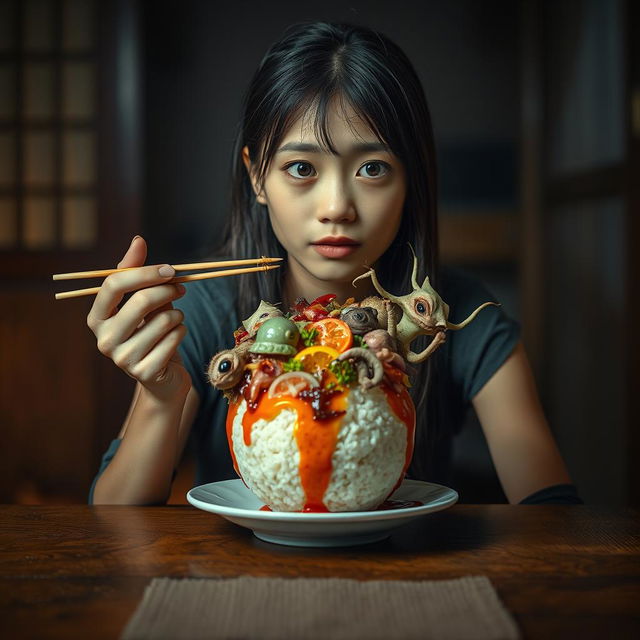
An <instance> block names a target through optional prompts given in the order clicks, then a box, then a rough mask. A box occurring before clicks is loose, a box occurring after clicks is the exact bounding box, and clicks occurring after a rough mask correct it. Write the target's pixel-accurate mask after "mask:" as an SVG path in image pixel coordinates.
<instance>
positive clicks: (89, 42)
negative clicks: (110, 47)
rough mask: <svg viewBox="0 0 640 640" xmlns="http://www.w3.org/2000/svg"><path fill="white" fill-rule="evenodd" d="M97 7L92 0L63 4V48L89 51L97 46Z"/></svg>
mask: <svg viewBox="0 0 640 640" xmlns="http://www.w3.org/2000/svg"><path fill="white" fill-rule="evenodd" d="M94 11H95V5H94V3H93V2H92V1H91V0H66V1H65V2H63V4H62V48H63V50H64V51H73V52H76V51H87V50H89V49H91V48H92V47H94V45H95V22H94Z"/></svg>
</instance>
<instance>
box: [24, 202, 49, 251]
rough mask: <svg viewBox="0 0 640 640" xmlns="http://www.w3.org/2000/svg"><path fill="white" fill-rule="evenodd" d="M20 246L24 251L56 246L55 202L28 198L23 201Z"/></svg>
mask: <svg viewBox="0 0 640 640" xmlns="http://www.w3.org/2000/svg"><path fill="white" fill-rule="evenodd" d="M22 234H23V235H22V244H23V245H24V247H25V248H26V249H51V248H53V247H54V246H55V244H56V219H55V200H54V199H53V198H48V197H39V196H28V197H26V198H25V199H24V208H23V224H22Z"/></svg>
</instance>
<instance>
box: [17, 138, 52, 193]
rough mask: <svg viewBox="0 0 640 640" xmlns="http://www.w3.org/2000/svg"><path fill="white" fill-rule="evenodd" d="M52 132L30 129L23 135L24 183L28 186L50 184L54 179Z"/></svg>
mask: <svg viewBox="0 0 640 640" xmlns="http://www.w3.org/2000/svg"><path fill="white" fill-rule="evenodd" d="M54 144H55V138H54V135H53V133H49V132H41V131H30V132H28V133H26V134H25V135H24V140H23V153H24V183H25V185H26V186H28V187H43V186H52V185H53V183H54V180H55V148H54Z"/></svg>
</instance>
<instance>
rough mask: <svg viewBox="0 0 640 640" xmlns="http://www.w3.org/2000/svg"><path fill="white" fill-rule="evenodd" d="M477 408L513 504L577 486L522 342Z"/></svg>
mask: <svg viewBox="0 0 640 640" xmlns="http://www.w3.org/2000/svg"><path fill="white" fill-rule="evenodd" d="M473 406H474V408H475V410H476V413H477V415H478V419H479V420H480V424H481V425H482V429H483V431H484V435H485V437H486V439H487V444H488V445H489V451H490V452H491V457H492V458H493V463H494V465H495V467H496V471H497V473H498V477H499V478H500V482H501V483H502V488H503V490H504V492H505V494H506V496H507V498H508V499H509V502H510V503H512V504H515V503H518V502H520V501H521V500H523V499H524V498H526V497H527V496H529V495H531V494H532V493H534V492H536V491H539V490H540V489H544V488H545V487H549V486H551V485H555V484H570V483H571V480H570V478H569V473H568V472H567V469H566V467H565V464H564V462H563V460H562V456H561V455H560V452H559V451H558V447H557V445H556V442H555V440H554V438H553V434H552V433H551V430H550V429H549V425H548V423H547V420H546V418H545V416H544V412H543V410H542V406H541V405H540V400H539V399H538V393H537V390H536V386H535V381H534V379H533V374H532V371H531V367H530V366H529V361H528V358H527V355H526V353H525V350H524V346H523V345H522V343H521V342H519V343H518V344H517V346H516V348H515V349H514V351H513V353H512V354H511V355H510V356H509V358H507V360H506V361H505V363H504V364H503V365H502V366H501V367H500V369H498V371H496V373H495V374H494V375H493V376H492V377H491V379H490V380H489V381H488V382H487V383H486V384H485V385H484V387H482V389H481V390H480V391H479V392H478V393H477V394H476V395H475V397H474V398H473Z"/></svg>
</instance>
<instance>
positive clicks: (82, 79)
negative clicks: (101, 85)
mask: <svg viewBox="0 0 640 640" xmlns="http://www.w3.org/2000/svg"><path fill="white" fill-rule="evenodd" d="M94 94H95V69H94V65H93V64H92V63H90V62H65V63H63V65H62V115H63V117H64V118H70V119H75V118H80V119H82V118H91V117H92V116H93V114H94V111H95V95H94Z"/></svg>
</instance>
